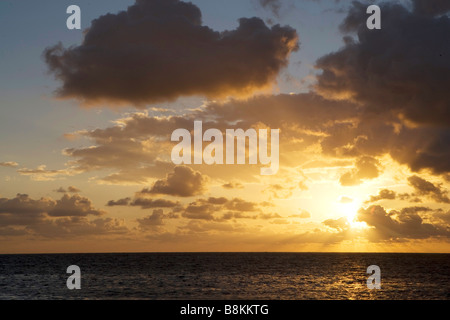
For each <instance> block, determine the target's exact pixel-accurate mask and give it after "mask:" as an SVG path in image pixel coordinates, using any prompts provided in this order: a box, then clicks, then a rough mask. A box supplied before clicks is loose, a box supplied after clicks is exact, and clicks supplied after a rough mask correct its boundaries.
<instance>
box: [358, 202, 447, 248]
mask: <svg viewBox="0 0 450 320" xmlns="http://www.w3.org/2000/svg"><path fill="white" fill-rule="evenodd" d="M423 211H429V209H428V208H422V207H412V208H406V209H403V210H401V211H400V212H398V211H395V210H393V211H390V212H389V213H388V212H386V210H385V209H384V208H383V207H381V206H378V205H376V206H370V207H368V208H367V209H364V208H362V209H360V210H359V211H358V214H357V219H358V220H359V221H363V222H365V223H366V224H367V225H369V226H370V227H373V228H372V229H370V230H368V231H367V233H368V237H369V240H371V241H374V242H378V241H383V240H402V239H426V238H430V237H437V236H443V237H447V238H449V237H450V229H449V228H448V227H445V226H441V225H435V224H430V223H425V222H424V221H423V219H422V217H421V216H420V215H419V213H420V212H423Z"/></svg>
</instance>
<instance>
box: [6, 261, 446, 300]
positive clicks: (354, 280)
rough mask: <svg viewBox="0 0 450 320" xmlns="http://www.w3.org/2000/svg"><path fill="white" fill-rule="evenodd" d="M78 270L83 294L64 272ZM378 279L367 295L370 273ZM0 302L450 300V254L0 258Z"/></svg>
mask: <svg viewBox="0 0 450 320" xmlns="http://www.w3.org/2000/svg"><path fill="white" fill-rule="evenodd" d="M70 265H77V266H79V267H80V270H81V289H80V290H76V289H74V290H69V289H68V288H67V286H66V281H67V278H68V277H69V276H70V274H68V273H66V269H67V267H68V266H70ZM370 265H377V266H379V267H380V271H381V289H372V290H370V289H368V288H367V278H368V277H369V274H367V273H366V270H367V267H368V266H370ZM0 299H1V300H16V299H19V300H35V299H39V300H59V299H77V300H85V299H88V300H98V299H101V300H110V299H162V300H209V299H213V300H229V299H230V300H310V299H320V300H323V299H325V300H370V299H382V300H410V299H419V300H436V299H439V300H441V299H444V300H449V299H450V254H416V253H94V254H17V255H0Z"/></svg>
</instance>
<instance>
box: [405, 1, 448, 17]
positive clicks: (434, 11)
mask: <svg viewBox="0 0 450 320" xmlns="http://www.w3.org/2000/svg"><path fill="white" fill-rule="evenodd" d="M412 2H413V8H414V12H415V13H417V14H423V15H427V16H436V15H440V14H444V13H447V12H449V11H450V2H448V1H447V0H412Z"/></svg>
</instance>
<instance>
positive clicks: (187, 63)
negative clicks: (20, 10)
mask: <svg viewBox="0 0 450 320" xmlns="http://www.w3.org/2000/svg"><path fill="white" fill-rule="evenodd" d="M297 49H298V36H297V33H296V31H295V30H294V29H292V28H290V27H287V26H286V27H281V26H279V25H275V26H273V27H272V28H268V27H267V26H266V25H265V24H264V22H263V21H262V20H261V19H259V18H249V19H247V18H241V19H239V26H238V28H237V29H235V30H231V31H224V32H217V31H214V30H212V29H210V28H209V27H207V26H204V25H202V18H201V12H200V10H199V8H198V7H196V6H195V5H193V4H192V3H185V2H182V1H178V0H137V1H136V3H135V4H134V5H132V6H130V7H128V10H127V11H121V12H119V13H118V14H107V15H104V16H101V17H99V18H97V19H95V20H94V21H92V25H91V26H90V28H89V29H87V31H86V33H85V37H84V41H83V43H82V44H81V45H80V46H74V47H70V48H67V49H66V48H64V47H63V46H62V45H61V44H58V45H56V46H54V47H50V48H47V49H46V50H45V51H44V57H45V61H46V63H47V65H48V67H49V69H50V71H51V72H52V73H53V74H54V75H55V76H56V78H57V79H58V80H60V81H61V82H62V86H61V88H59V90H58V92H57V93H58V95H59V96H60V97H64V98H77V99H79V100H82V101H83V102H85V103H88V104H89V103H99V102H103V101H107V102H110V103H119V104H120V103H133V104H135V105H137V106H144V105H145V103H148V102H155V101H162V100H173V99H175V98H177V97H179V96H185V95H196V94H199V95H206V96H226V95H233V94H237V95H248V94H250V93H252V92H253V91H254V90H255V89H260V88H263V87H266V86H267V85H270V84H272V83H273V82H274V80H275V78H276V76H277V75H278V73H279V71H280V69H281V68H283V67H285V66H286V65H287V63H288V57H289V55H290V53H291V52H292V51H295V50H297Z"/></svg>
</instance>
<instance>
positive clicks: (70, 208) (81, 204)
mask: <svg viewBox="0 0 450 320" xmlns="http://www.w3.org/2000/svg"><path fill="white" fill-rule="evenodd" d="M47 213H48V215H49V216H53V217H66V216H71V217H77V216H87V215H94V216H99V215H103V214H105V213H106V212H105V211H103V210H98V209H95V208H94V207H93V205H92V202H91V200H89V199H88V198H86V197H81V196H80V195H78V194H75V195H73V196H69V195H68V194H64V195H63V196H62V198H61V199H59V200H56V203H55V206H54V207H53V208H51V209H50V210H48V211H47Z"/></svg>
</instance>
